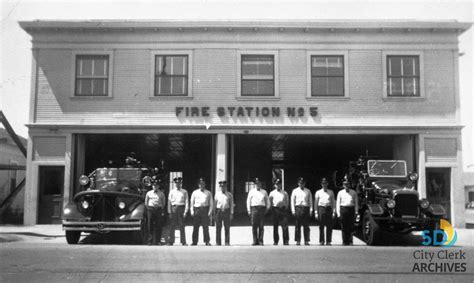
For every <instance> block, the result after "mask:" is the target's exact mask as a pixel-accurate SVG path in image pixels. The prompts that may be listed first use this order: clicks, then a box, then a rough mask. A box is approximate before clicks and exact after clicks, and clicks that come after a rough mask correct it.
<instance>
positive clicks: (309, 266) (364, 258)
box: [0, 225, 474, 282]
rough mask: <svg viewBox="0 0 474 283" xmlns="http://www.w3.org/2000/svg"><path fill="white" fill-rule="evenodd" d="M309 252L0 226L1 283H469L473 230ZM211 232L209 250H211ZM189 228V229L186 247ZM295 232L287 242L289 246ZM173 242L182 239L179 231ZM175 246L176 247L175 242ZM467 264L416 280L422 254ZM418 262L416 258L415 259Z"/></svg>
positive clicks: (235, 237)
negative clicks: (436, 239)
mask: <svg viewBox="0 0 474 283" xmlns="http://www.w3.org/2000/svg"><path fill="white" fill-rule="evenodd" d="M311 228H312V229H311V239H312V242H311V243H312V245H311V246H296V245H295V244H294V242H293V241H291V242H290V246H282V245H281V243H280V245H279V246H273V240H272V227H270V226H266V227H265V239H264V241H265V246H258V247H253V246H251V245H250V244H251V228H250V227H248V226H238V227H232V228H231V246H230V247H227V246H215V245H214V246H211V247H206V246H204V245H203V243H202V231H201V233H200V241H201V242H200V243H199V245H198V246H196V247H192V246H187V247H183V246H181V245H177V244H175V245H174V246H146V245H145V246H141V245H132V244H129V243H127V241H124V239H125V237H123V235H122V234H116V235H115V237H113V236H112V237H111V236H110V235H108V236H104V237H98V236H84V237H82V238H81V243H80V244H78V245H67V244H66V240H65V237H64V233H63V231H62V229H61V226H60V225H35V226H8V225H5V226H0V282H117V281H119V282H125V281H127V282H131V281H141V282H158V281H159V282H186V281H191V282H210V281H215V282H249V281H250V282H295V281H296V282H307V281H316V282H323V281H328V280H329V281H330V282H335V281H337V282H340V281H342V282H348V281H350V282H414V281H423V282H474V247H473V241H474V239H473V238H474V237H473V230H466V229H456V231H457V232H458V238H459V240H458V242H457V244H456V246H455V247H451V248H443V247H424V246H420V245H419V243H420V241H419V240H420V239H419V237H418V236H417V235H411V236H408V237H403V238H400V237H395V239H390V242H391V244H392V245H391V246H378V247H369V246H366V245H365V244H364V243H363V242H362V241H360V240H358V239H355V241H354V246H342V245H340V243H341V236H340V231H339V230H336V231H334V239H333V246H319V244H317V240H318V229H317V228H318V227H317V226H313V227H311ZM214 231H215V230H214V228H213V227H211V229H210V232H211V242H212V243H215V242H214V236H215V235H214ZM191 232H192V227H189V226H188V227H186V233H187V238H188V243H189V241H190V238H191ZM293 233H294V230H293V227H291V228H290V239H293ZM176 235H177V236H178V235H179V233H178V231H176ZM177 242H178V243H179V239H177ZM460 250H461V251H462V252H463V253H464V257H465V259H458V260H456V259H452V260H444V261H442V260H438V262H441V263H444V262H446V263H456V262H460V263H465V264H466V270H465V271H464V272H457V273H456V272H451V273H444V272H438V273H429V272H423V273H417V272H412V271H413V268H414V265H415V264H419V263H423V262H425V263H429V261H428V260H422V259H419V257H420V255H422V254H425V253H427V252H428V253H440V252H444V251H452V252H453V253H458V252H459V251H460ZM415 257H418V258H415Z"/></svg>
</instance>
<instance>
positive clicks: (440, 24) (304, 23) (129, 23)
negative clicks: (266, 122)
mask: <svg viewBox="0 0 474 283" xmlns="http://www.w3.org/2000/svg"><path fill="white" fill-rule="evenodd" d="M19 24H20V26H21V27H22V28H23V29H24V30H25V31H27V32H29V33H31V32H34V31H35V30H43V29H61V30H69V29H130V28H132V29H172V28H190V29H196V28H233V29H239V28H266V29H282V28H283V29H298V28H301V29H358V30H367V29H432V30H456V31H457V32H465V31H466V30H468V29H469V28H470V27H471V26H472V23H469V22H458V21H455V20H444V21H416V20H324V21H322V20H318V21H313V20H291V19H286V20H261V21H259V20H253V21H249V20H213V21H202V20H88V21H83V20H68V21H63V20H35V21H20V22H19Z"/></svg>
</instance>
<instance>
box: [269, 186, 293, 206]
mask: <svg viewBox="0 0 474 283" xmlns="http://www.w3.org/2000/svg"><path fill="white" fill-rule="evenodd" d="M268 198H269V200H270V205H271V206H272V207H288V201H289V200H288V193H287V192H285V191H284V190H277V189H274V190H273V191H271V192H270V195H269V196H268Z"/></svg>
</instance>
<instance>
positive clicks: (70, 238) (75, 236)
mask: <svg viewBox="0 0 474 283" xmlns="http://www.w3.org/2000/svg"><path fill="white" fill-rule="evenodd" d="M79 238H81V231H66V241H67V243H68V244H70V245H75V244H77V243H78V242H79Z"/></svg>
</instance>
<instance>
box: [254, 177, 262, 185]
mask: <svg viewBox="0 0 474 283" xmlns="http://www.w3.org/2000/svg"><path fill="white" fill-rule="evenodd" d="M253 182H254V183H255V184H259V183H261V182H262V181H260V179H259V178H255V179H254V180H253Z"/></svg>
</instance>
